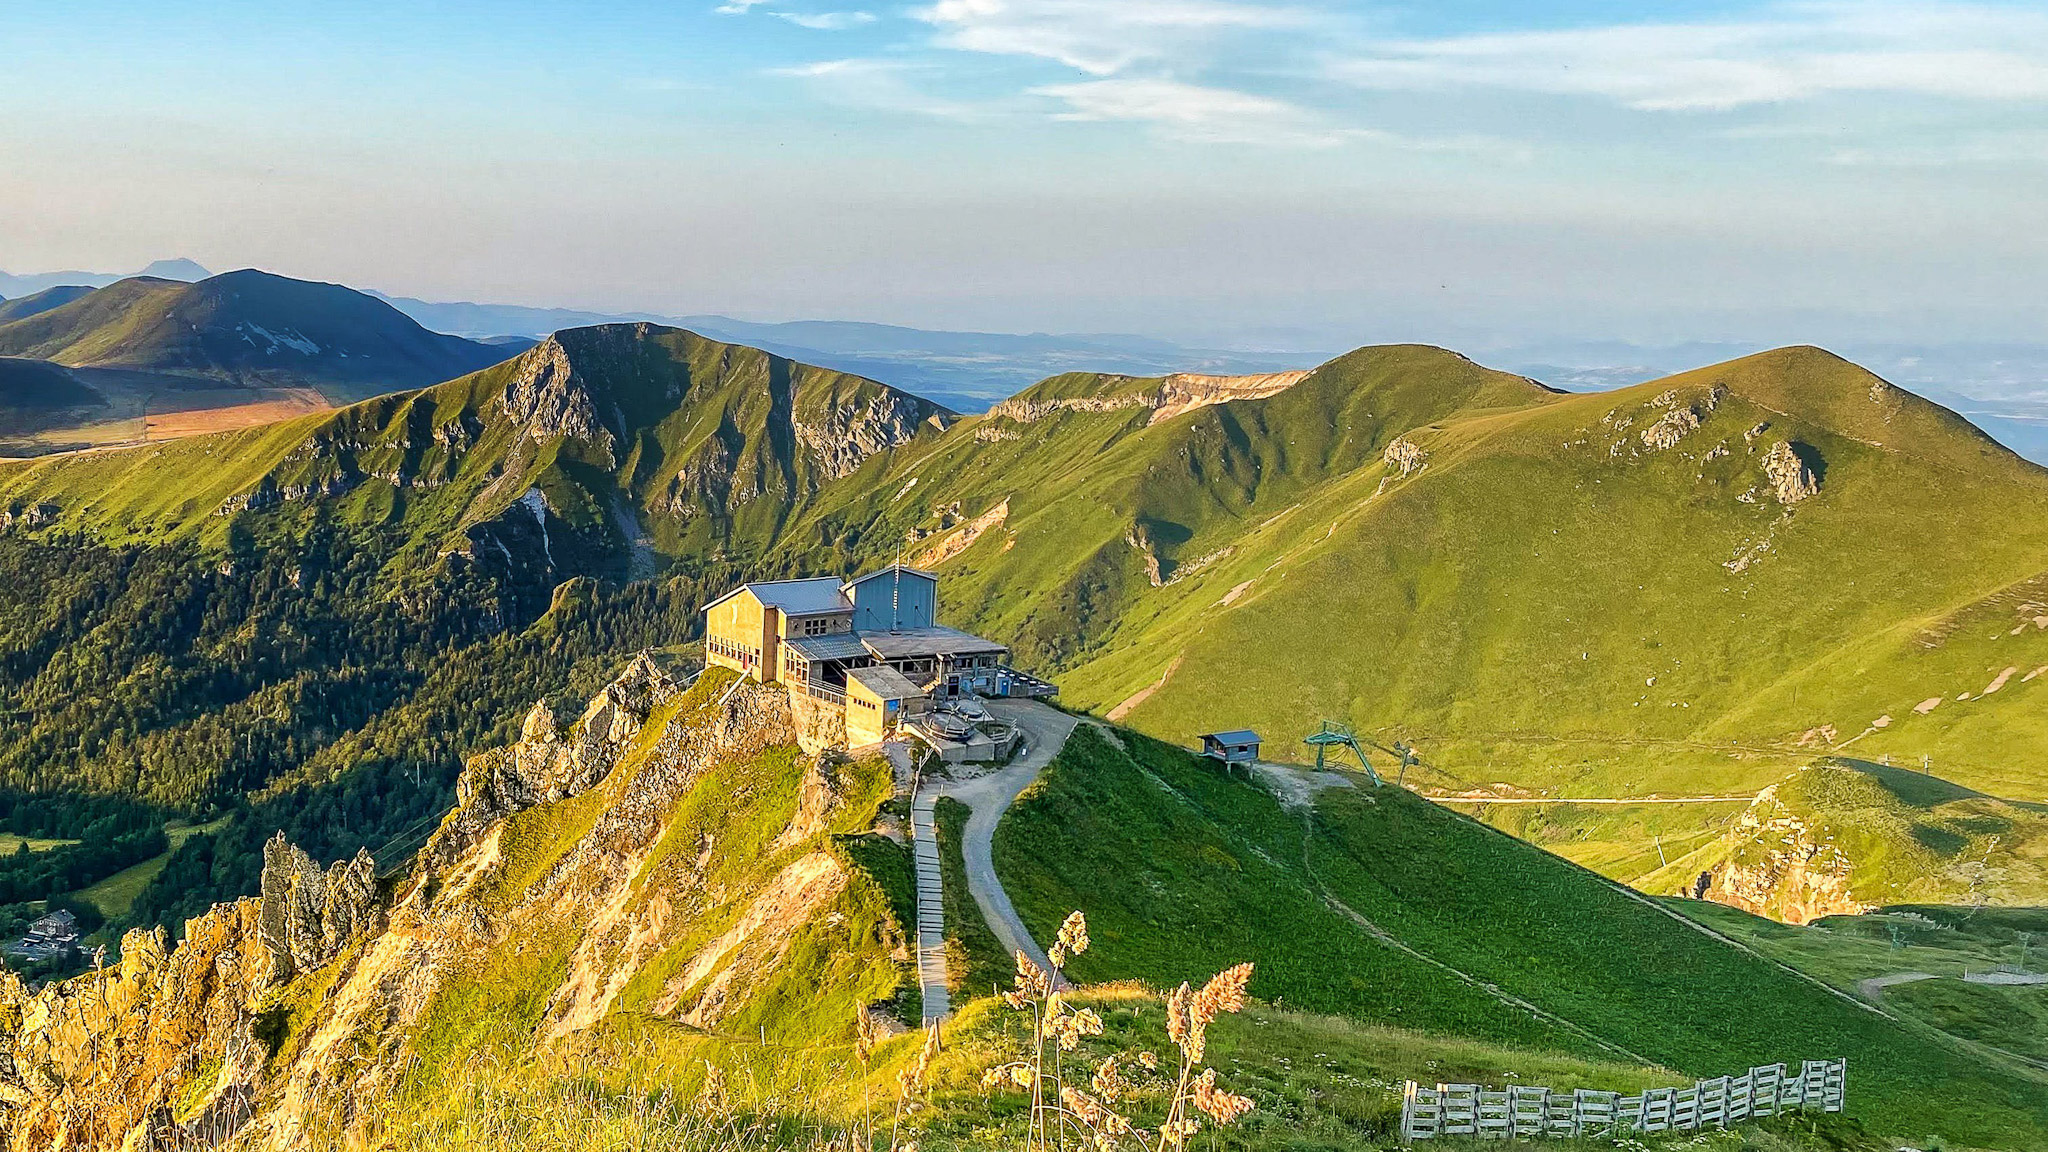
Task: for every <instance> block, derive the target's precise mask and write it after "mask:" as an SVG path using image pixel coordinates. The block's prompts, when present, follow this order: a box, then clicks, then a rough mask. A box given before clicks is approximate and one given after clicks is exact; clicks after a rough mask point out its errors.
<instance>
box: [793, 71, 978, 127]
mask: <svg viewBox="0 0 2048 1152" xmlns="http://www.w3.org/2000/svg"><path fill="white" fill-rule="evenodd" d="M929 71H930V69H929V68H926V67H923V66H920V65H916V64H912V63H910V62H908V61H903V60H878V59H874V58H871V57H860V56H856V57H849V58H847V59H843V60H818V61H814V62H812V63H809V64H796V65H792V66H789V67H786V68H770V69H769V70H768V73H769V75H772V76H787V77H790V78H793V79H797V80H801V81H804V82H806V83H808V84H810V85H811V86H813V87H814V88H815V89H816V90H817V91H818V93H819V94H820V95H821V96H823V97H824V98H826V99H828V100H831V101H832V102H834V103H839V104H846V105H851V106H855V107H861V108H872V109H875V110H877V111H883V112H902V113H909V114H913V115H918V116H931V117H935V118H938V119H942V120H968V119H974V118H976V117H979V116H982V115H984V114H986V109H985V108H982V107H980V106H978V105H975V104H971V103H967V102H964V101H959V100H950V99H946V98H944V97H941V96H936V95H934V94H932V93H931V92H929V91H926V90H925V89H924V88H923V87H921V86H919V85H918V84H917V83H915V82H914V80H913V77H915V76H917V75H919V74H922V73H926V72H929Z"/></svg>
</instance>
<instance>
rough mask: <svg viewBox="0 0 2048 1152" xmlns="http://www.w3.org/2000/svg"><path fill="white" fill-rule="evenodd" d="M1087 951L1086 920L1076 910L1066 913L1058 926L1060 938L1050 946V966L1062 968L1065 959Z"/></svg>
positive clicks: (1065, 961) (1064, 965) (1065, 962)
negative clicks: (1064, 918) (1065, 916)
mask: <svg viewBox="0 0 2048 1152" xmlns="http://www.w3.org/2000/svg"><path fill="white" fill-rule="evenodd" d="M1087 950H1088V919H1087V917H1085V916H1083V915H1081V913H1080V912H1079V911H1078V910H1077V911H1074V912H1069V913H1067V918H1066V920H1065V921H1063V922H1062V923H1061V924H1060V938H1059V941H1058V942H1057V943H1055V944H1054V945H1053V946H1052V955H1051V960H1052V966H1053V967H1055V968H1064V967H1066V964H1067V957H1069V956H1079V955H1080V954H1081V953H1083V952H1086V951H1087Z"/></svg>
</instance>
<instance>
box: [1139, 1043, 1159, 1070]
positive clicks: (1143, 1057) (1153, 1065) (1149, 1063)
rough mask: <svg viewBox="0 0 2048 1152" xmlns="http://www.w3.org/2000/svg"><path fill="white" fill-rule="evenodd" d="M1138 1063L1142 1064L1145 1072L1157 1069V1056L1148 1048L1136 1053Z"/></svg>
mask: <svg viewBox="0 0 2048 1152" xmlns="http://www.w3.org/2000/svg"><path fill="white" fill-rule="evenodd" d="M1138 1063H1140V1064H1143V1065H1144V1066H1145V1071H1147V1072H1157V1071H1159V1057H1157V1056H1155V1055H1153V1054H1152V1051H1151V1049H1149V1048H1148V1049H1146V1050H1145V1051H1143V1052H1140V1053H1138Z"/></svg>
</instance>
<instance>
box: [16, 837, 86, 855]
mask: <svg viewBox="0 0 2048 1152" xmlns="http://www.w3.org/2000/svg"><path fill="white" fill-rule="evenodd" d="M76 843H78V841H76V840H42V839H37V838H35V837H31V836H16V835H15V834H13V833H12V832H0V856H12V855H14V854H15V853H16V852H19V851H20V850H21V846H22V845H24V844H26V845H28V850H29V851H31V852H48V851H49V850H50V849H52V848H62V847H64V846H65V845H66V844H76Z"/></svg>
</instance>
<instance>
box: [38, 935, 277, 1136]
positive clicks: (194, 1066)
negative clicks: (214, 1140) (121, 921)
mask: <svg viewBox="0 0 2048 1152" xmlns="http://www.w3.org/2000/svg"><path fill="white" fill-rule="evenodd" d="M259 915H260V905H259V903H258V902H257V901H255V900H239V901H236V902H235V903H233V904H223V905H220V906H218V907H216V908H214V909H213V911H211V912H209V913H207V914H206V915H204V916H201V917H198V918H197V919H194V920H191V921H188V922H187V923H186V925H185V941H184V943H182V944H180V945H179V946H178V948H177V950H176V951H175V952H169V953H167V952H166V948H165V940H164V935H163V933H162V931H161V930H157V931H150V932H144V931H140V930H137V931H133V932H130V933H128V935H127V936H125V937H123V938H122V941H121V962H120V963H119V964H116V965H112V966H110V967H106V968H102V969H100V970H98V971H96V972H92V973H88V974H87V975H84V976H80V977H77V978H75V979H71V980H66V981H63V982H61V983H56V984H50V985H47V986H45V987H43V988H42V989H40V990H39V991H37V992H35V993H33V994H30V993H28V992H27V991H26V990H24V989H23V988H22V985H21V982H20V980H19V979H17V978H16V977H15V976H14V975H13V973H11V972H0V1132H4V1133H5V1135H6V1144H5V1147H6V1148H8V1149H9V1150H10V1152H44V1150H46V1149H51V1150H54V1149H96V1148H115V1147H123V1146H127V1147H140V1148H156V1147H170V1146H176V1142H177V1141H178V1140H179V1139H180V1138H181V1137H182V1136H184V1135H186V1134H188V1133H190V1134H196V1133H198V1132H200V1131H211V1132H213V1133H216V1134H219V1135H223V1136H224V1135H227V1134H231V1133H232V1132H233V1131H234V1130H235V1128H236V1126H237V1125H238V1124H239V1123H240V1121H241V1120H243V1119H246V1117H247V1116H248V1114H249V1100H250V1099H251V1098H252V1096H253V1094H254V1091H255V1089H256V1086H257V1084H258V1082H259V1080H260V1076H261V1069H262V1062H263V1053H264V1048H263V1045H262V1043H261V1042H260V1041H259V1040H257V1039H256V1037H255V1035H254V1033H253V1031H252V1027H253V1025H254V1023H255V1017H254V1015H253V1009H254V1006H255V1005H256V1003H257V1001H258V998H259V996H260V994H261V993H263V992H264V991H265V990H267V989H268V988H270V987H271V978H272V973H273V970H274V963H273V960H272V958H271V955H270V952H269V949H268V948H266V947H265V946H264V944H263V942H262V940H261V934H260V932H259V929H258V919H259ZM201 1071H209V1072H210V1075H211V1079H210V1080H203V1081H198V1082H197V1092H196V1100H195V1096H194V1095H185V1094H184V1090H185V1087H186V1085H187V1084H189V1083H193V1082H195V1080H197V1075H198V1073H200V1072H201ZM181 1096H182V1100H181V1102H182V1103H186V1104H188V1105H193V1107H191V1108H190V1109H188V1111H191V1112H196V1115H192V1116H191V1117H190V1118H189V1119H188V1120H187V1121H186V1122H185V1123H184V1124H183V1125H178V1124H174V1123H172V1121H171V1119H170V1114H169V1107H168V1105H169V1104H170V1103H171V1101H172V1100H173V1099H178V1098H180V1097H181ZM124 1141H128V1142H129V1143H127V1144H126V1145H124Z"/></svg>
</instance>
